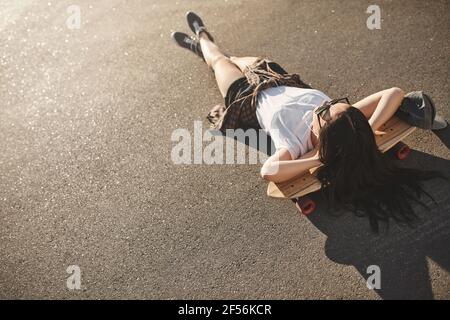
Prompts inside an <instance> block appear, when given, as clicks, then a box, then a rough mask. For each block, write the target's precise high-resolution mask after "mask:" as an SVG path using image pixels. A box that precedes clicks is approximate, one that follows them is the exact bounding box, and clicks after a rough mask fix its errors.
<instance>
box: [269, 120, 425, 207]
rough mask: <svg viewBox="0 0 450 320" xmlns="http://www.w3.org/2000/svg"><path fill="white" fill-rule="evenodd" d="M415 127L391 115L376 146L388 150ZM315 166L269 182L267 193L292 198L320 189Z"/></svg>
mask: <svg viewBox="0 0 450 320" xmlns="http://www.w3.org/2000/svg"><path fill="white" fill-rule="evenodd" d="M415 129H416V128H415V127H412V126H410V125H409V124H407V123H406V122H404V121H402V120H400V119H399V118H397V117H392V118H391V119H389V120H388V121H387V122H386V123H385V124H384V125H382V126H381V127H380V129H379V130H380V131H384V132H386V134H384V135H382V136H379V135H377V136H375V140H376V142H377V145H378V148H379V149H380V151H382V152H386V151H388V150H389V149H390V148H392V147H393V146H395V145H396V144H397V143H398V142H400V141H401V140H403V139H404V138H406V137H407V136H408V135H410V134H411V133H412V132H413V131H414V130H415ZM317 168H318V167H317ZM317 168H313V169H311V170H310V171H309V172H305V173H303V174H301V175H298V176H296V177H294V178H292V179H290V180H287V181H284V182H280V183H275V182H269V186H268V187H267V195H268V196H269V197H273V198H283V199H294V198H298V197H301V196H304V195H306V194H308V193H311V192H314V191H317V190H320V187H321V185H320V182H319V180H317V178H316V176H315V172H316V171H317Z"/></svg>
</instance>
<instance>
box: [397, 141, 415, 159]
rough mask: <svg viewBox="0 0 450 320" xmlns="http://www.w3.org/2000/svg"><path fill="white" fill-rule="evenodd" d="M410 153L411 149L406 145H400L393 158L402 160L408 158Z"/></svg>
mask: <svg viewBox="0 0 450 320" xmlns="http://www.w3.org/2000/svg"><path fill="white" fill-rule="evenodd" d="M410 153H411V149H410V148H409V147H408V146H407V145H406V144H402V146H401V147H400V148H399V149H398V150H397V152H396V153H395V156H396V157H397V159H399V160H404V159H406V158H407V157H408V156H409V154H410Z"/></svg>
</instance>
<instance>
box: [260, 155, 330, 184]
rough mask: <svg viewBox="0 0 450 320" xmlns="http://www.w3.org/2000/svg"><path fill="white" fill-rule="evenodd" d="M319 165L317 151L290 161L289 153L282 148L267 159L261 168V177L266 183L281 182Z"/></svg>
mask: <svg viewBox="0 0 450 320" xmlns="http://www.w3.org/2000/svg"><path fill="white" fill-rule="evenodd" d="M321 164H322V163H321V162H320V160H319V154H318V150H317V149H313V150H311V151H309V152H307V153H305V154H304V155H303V156H301V157H300V158H299V159H297V160H292V158H291V154H290V153H289V151H288V150H287V149H284V148H283V149H280V150H277V152H275V154H274V155H272V156H271V157H270V158H269V159H267V161H266V162H265V163H264V165H263V167H262V168H261V176H262V177H263V178H264V179H266V180H267V181H273V182H282V181H286V180H289V179H290V178H293V177H295V176H297V175H299V174H300V173H302V172H306V171H307V170H309V169H311V168H315V167H318V166H320V165H321Z"/></svg>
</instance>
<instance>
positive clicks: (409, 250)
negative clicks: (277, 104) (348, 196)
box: [238, 127, 450, 299]
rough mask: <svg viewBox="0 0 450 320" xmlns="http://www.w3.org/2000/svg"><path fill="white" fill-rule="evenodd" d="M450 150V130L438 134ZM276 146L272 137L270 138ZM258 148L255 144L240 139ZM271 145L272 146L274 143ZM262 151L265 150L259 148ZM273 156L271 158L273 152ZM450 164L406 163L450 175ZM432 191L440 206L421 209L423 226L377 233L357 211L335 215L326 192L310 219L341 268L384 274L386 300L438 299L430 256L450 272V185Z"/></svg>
mask: <svg viewBox="0 0 450 320" xmlns="http://www.w3.org/2000/svg"><path fill="white" fill-rule="evenodd" d="M434 133H435V134H436V135H437V136H438V137H439V138H440V139H441V141H442V142H443V143H444V144H445V145H446V146H447V148H449V145H450V143H449V137H450V127H449V128H447V129H445V130H440V131H435V132H434ZM267 139H268V140H267V141H269V143H270V137H267ZM238 141H240V142H241V143H245V144H246V145H247V146H249V147H252V148H256V149H258V146H259V141H258V143H257V145H254V144H252V143H249V141H242V140H238ZM269 145H270V144H269ZM258 150H259V151H260V152H264V150H260V149H258ZM269 155H270V154H269ZM449 162H450V161H449V160H446V159H442V158H439V157H435V156H433V155H429V154H426V153H423V152H420V151H417V150H412V152H411V155H410V156H409V157H408V159H407V160H404V161H403V162H402V163H401V165H402V166H403V165H405V166H410V167H417V166H421V167H424V168H425V169H436V170H440V171H442V172H443V173H444V174H445V175H446V176H447V177H448V176H449V172H445V171H446V170H448V168H450V166H449ZM426 190H427V191H429V192H430V193H431V195H432V196H433V197H434V198H435V200H436V202H437V203H438V204H437V205H435V204H434V203H432V202H431V201H427V205H429V207H430V209H431V212H424V209H423V208H421V207H417V206H416V207H415V209H416V210H417V212H418V213H419V216H420V217H421V220H420V222H419V223H418V225H416V226H415V227H414V228H411V227H407V226H399V225H396V224H394V223H391V225H390V226H389V228H388V229H386V230H384V231H381V232H380V234H378V235H376V234H374V233H372V232H371V231H370V229H369V224H368V221H367V219H365V218H357V217H355V216H354V215H353V214H352V213H350V212H347V213H339V214H336V213H332V212H330V211H329V210H328V208H327V206H328V205H327V201H326V199H324V198H323V196H322V194H321V193H320V191H318V192H315V193H314V194H312V195H311V197H312V198H313V199H315V201H316V203H317V209H316V211H315V213H314V214H312V215H311V216H309V217H308V219H309V220H310V222H311V223H312V224H314V226H316V227H317V229H319V230H320V231H321V232H323V233H324V234H325V235H326V236H327V241H326V244H325V254H326V255H327V257H328V258H329V259H330V260H332V261H334V262H336V263H339V264H345V265H353V266H354V267H355V268H356V270H358V272H359V273H360V274H361V276H362V277H363V278H364V279H366V281H367V279H368V277H369V276H370V275H371V274H370V273H368V272H367V268H368V267H369V266H370V265H377V266H379V267H380V270H381V279H382V280H381V283H382V284H381V289H380V290H376V292H377V293H378V294H379V295H380V297H381V298H383V299H433V298H434V296H433V290H432V287H431V281H430V278H429V269H428V268H429V263H428V261H427V258H429V259H431V260H432V261H433V262H434V263H436V264H438V265H439V266H440V267H441V268H443V269H445V270H446V271H447V272H450V258H449V256H448V252H447V250H448V248H450V215H449V212H450V198H449V197H448V195H449V194H450V183H449V181H443V180H442V179H435V180H434V181H433V182H432V183H431V184H429V183H427V184H426Z"/></svg>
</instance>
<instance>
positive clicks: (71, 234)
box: [0, 0, 450, 299]
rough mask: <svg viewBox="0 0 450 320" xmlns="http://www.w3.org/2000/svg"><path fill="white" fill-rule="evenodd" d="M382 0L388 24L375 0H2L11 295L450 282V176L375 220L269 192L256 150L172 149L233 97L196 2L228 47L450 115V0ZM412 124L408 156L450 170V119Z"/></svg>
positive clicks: (285, 291)
mask: <svg viewBox="0 0 450 320" xmlns="http://www.w3.org/2000/svg"><path fill="white" fill-rule="evenodd" d="M376 3H377V4H378V5H379V6H380V8H381V18H382V22H381V29H380V30H369V29H368V28H367V26H366V19H367V18H368V17H369V14H368V13H366V9H367V7H368V6H369V5H371V4H373V3H372V1H357V0H355V1H350V0H349V1H338V0H335V1H332V0H330V1H313V0H307V1H306V0H305V1H293V0H292V1H281V0H280V1H253V0H252V1H233V0H229V1H226V0H225V1H176V2H175V1H163V0H159V1H144V0H141V1H138V0H133V1H123V0H122V1H120V0H102V1H87V0H77V1H54V0H48V1H37V0H34V1H33V0H21V1H13V0H9V1H2V3H1V4H0V16H1V19H0V48H1V49H0V101H1V104H0V149H1V152H0V179H1V182H0V298H4V299H5V298H45V299H47V298H64V299H80V298H82V299H85V298H121V299H122V298H148V299H153V298H160V299H175V298H192V299H204V298H211V299H215V298H230V299H234V298H273V299H279V298H283V299H284V298H288V299H394V298H405V299H410V298H425V299H432V298H435V299H449V298H450V274H449V270H450V254H449V251H448V249H449V248H450V216H449V213H450V185H449V184H448V183H445V182H442V181H439V180H435V181H430V182H428V183H427V184H426V186H427V188H428V190H429V191H430V192H431V193H432V194H433V196H434V197H435V198H436V201H437V205H433V204H432V203H431V202H429V204H430V206H431V209H430V210H426V212H423V214H422V220H421V222H420V224H419V225H418V226H417V227H416V228H415V229H409V228H407V227H401V226H396V225H393V226H391V229H390V231H389V233H388V234H385V235H378V236H377V235H374V234H372V233H371V232H370V230H369V227H368V224H367V221H366V220H364V219H361V218H356V217H354V216H352V215H351V214H344V215H343V216H342V217H339V218H336V217H334V216H333V215H332V214H330V213H329V212H327V210H326V206H325V205H324V204H323V203H322V202H319V210H318V212H316V213H315V214H314V215H312V216H311V217H310V218H306V217H305V216H301V215H299V214H298V213H297V211H296V209H295V207H294V205H293V204H292V203H291V202H290V201H280V200H274V199H270V198H268V197H266V195H265V193H266V183H264V182H263V181H262V180H261V179H260V177H259V175H258V173H259V165H206V164H203V165H199V164H197V165H175V164H174V163H173V162H172V160H171V151H172V148H173V147H174V145H175V143H174V142H172V141H171V135H172V132H173V131H174V130H175V129H177V128H185V129H187V130H189V132H193V128H194V121H198V120H200V121H202V120H204V118H205V115H206V114H207V111H208V110H209V109H210V108H211V107H212V106H213V105H214V104H217V103H219V102H221V97H220V94H219V92H218V90H217V89H216V87H215V82H214V78H213V75H212V73H211V72H209V71H208V70H207V68H206V66H205V65H204V64H203V63H202V62H201V60H199V59H198V58H196V57H195V56H194V55H191V54H190V53H188V52H187V51H183V50H181V49H179V48H177V47H176V46H175V45H174V44H173V43H172V41H171V39H170V33H171V32H172V31H175V30H180V31H185V32H187V31H188V30H189V29H188V27H187V26H186V24H185V21H184V14H185V12H186V11H187V10H189V9H191V10H194V11H196V12H198V13H199V14H201V15H202V16H203V17H204V20H205V23H207V25H208V26H209V29H210V30H211V32H212V33H213V34H214V36H215V38H216V41H217V43H218V44H219V45H220V46H221V47H223V48H224V50H226V51H227V52H229V53H232V54H234V55H255V56H267V57H270V58H271V59H273V60H276V61H278V62H279V63H280V64H281V65H283V66H284V67H285V68H286V69H287V70H288V71H291V72H298V73H300V74H301V76H302V77H303V78H304V79H305V80H307V81H308V82H310V83H312V85H313V86H314V87H316V88H320V89H321V90H323V91H325V92H326V93H327V94H328V95H330V96H332V97H336V96H345V95H348V96H349V97H350V100H351V101H356V100H357V99H360V98H362V97H364V96H366V95H368V94H371V93H373V92H375V91H378V90H381V89H384V88H387V87H392V86H398V87H401V88H403V89H404V90H406V91H412V90H424V91H426V92H428V93H429V94H430V95H431V96H432V97H433V98H434V100H435V102H436V104H437V107H438V109H439V111H440V113H441V114H442V115H444V116H445V117H446V118H447V119H449V118H450V108H449V101H450V82H449V69H450V68H449V67H450V33H449V32H448V30H450V2H449V1H442V0H436V1H417V0H403V1H376ZM73 4H75V5H78V6H79V8H80V14H81V25H80V29H73V30H72V29H69V28H68V27H67V25H66V20H67V19H68V17H69V16H70V13H68V11H67V8H68V7H69V6H70V5H73ZM203 123H204V126H205V127H206V123H205V122H203ZM406 142H407V143H409V144H410V145H411V146H412V147H413V148H414V151H413V153H412V155H411V157H410V158H409V159H408V160H407V161H406V163H405V164H406V165H411V166H420V167H424V168H434V169H438V170H441V171H442V172H444V173H445V174H447V175H450V166H449V160H450V151H449V147H450V129H446V130H443V131H441V132H434V133H433V132H431V131H423V130H416V131H415V133H414V134H413V135H411V136H410V137H408V139H407V140H406ZM315 196H317V197H319V196H318V195H315ZM419 209H420V208H419ZM420 210H421V211H424V210H423V209H420ZM71 265H77V266H79V267H80V270H81V289H80V290H69V289H68V288H67V287H66V279H67V278H68V277H69V274H68V273H67V272H66V269H67V267H68V266H71ZM370 265H377V266H379V267H380V270H381V289H380V290H375V291H374V290H369V289H368V288H367V287H366V279H368V277H369V276H370V275H369V274H368V273H367V268H368V267H369V266H370Z"/></svg>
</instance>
